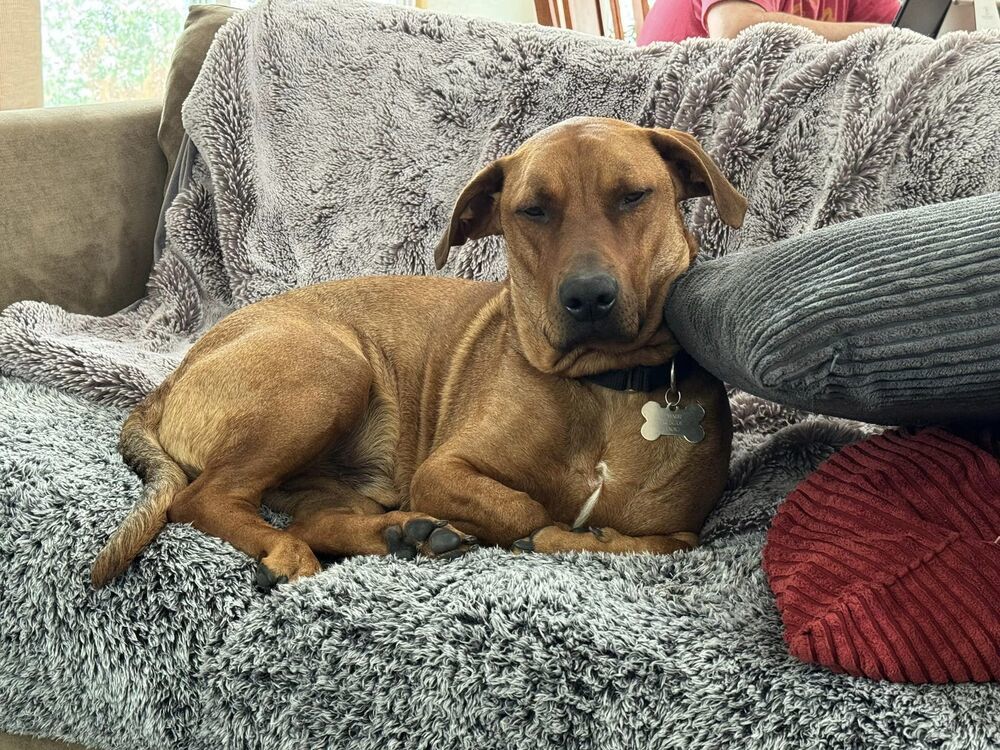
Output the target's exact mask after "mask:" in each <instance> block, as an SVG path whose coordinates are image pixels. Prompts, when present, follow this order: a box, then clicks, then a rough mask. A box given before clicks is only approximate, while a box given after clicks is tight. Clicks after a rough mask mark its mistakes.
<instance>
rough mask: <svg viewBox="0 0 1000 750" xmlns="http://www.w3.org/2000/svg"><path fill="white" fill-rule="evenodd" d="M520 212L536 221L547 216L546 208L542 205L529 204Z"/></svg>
mask: <svg viewBox="0 0 1000 750" xmlns="http://www.w3.org/2000/svg"><path fill="white" fill-rule="evenodd" d="M518 213H519V214H521V215H522V216H527V217H528V218H529V219H533V220H534V221H542V220H543V219H545V217H546V214H545V209H544V208H542V207H541V206H527V207H526V208H522V209H521V210H519V211H518Z"/></svg>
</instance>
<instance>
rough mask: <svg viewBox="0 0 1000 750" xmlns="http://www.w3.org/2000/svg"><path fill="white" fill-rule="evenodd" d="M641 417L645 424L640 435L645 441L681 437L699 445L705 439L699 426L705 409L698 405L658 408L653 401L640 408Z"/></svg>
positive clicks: (703, 417) (675, 405) (676, 405)
mask: <svg viewBox="0 0 1000 750" xmlns="http://www.w3.org/2000/svg"><path fill="white" fill-rule="evenodd" d="M642 416H644V417H645V418H646V422H645V424H643V425H642V430H641V433H642V436H643V437H644V438H646V440H650V441H652V440H656V439H657V438H658V437H661V436H666V437H682V438H684V439H685V440H687V441H688V442H689V443H700V442H701V441H702V440H703V439H704V438H705V428H704V427H702V426H701V422H702V420H703V419H705V409H704V407H702V405H701V404H699V403H694V404H691V405H689V406H680V405H678V404H667V405H666V406H660V405H659V404H658V403H656V402H655V401H647V402H646V404H645V406H643V407H642Z"/></svg>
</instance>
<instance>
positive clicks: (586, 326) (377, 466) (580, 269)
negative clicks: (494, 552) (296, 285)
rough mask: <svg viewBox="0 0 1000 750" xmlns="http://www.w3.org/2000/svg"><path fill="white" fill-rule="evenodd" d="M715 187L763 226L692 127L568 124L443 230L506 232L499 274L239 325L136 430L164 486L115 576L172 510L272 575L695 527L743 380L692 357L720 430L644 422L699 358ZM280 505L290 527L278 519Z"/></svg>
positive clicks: (359, 289)
mask: <svg viewBox="0 0 1000 750" xmlns="http://www.w3.org/2000/svg"><path fill="white" fill-rule="evenodd" d="M699 195H712V196H713V197H714V199H715V203H716V206H717V208H718V211H719V215H720V216H721V218H722V219H723V220H724V221H725V222H726V223H727V224H729V225H731V226H734V227H736V226H739V225H740V224H741V223H742V220H743V214H744V211H745V208H746V203H745V200H744V199H743V197H742V196H741V195H740V194H739V193H738V192H737V191H736V190H735V189H734V188H733V187H732V185H730V184H729V182H728V181H727V180H726V179H725V177H724V176H723V175H722V174H721V173H720V171H719V169H718V168H717V167H716V165H715V164H714V163H713V162H712V161H711V159H710V158H709V157H708V156H707V155H706V153H705V152H704V151H703V150H702V149H701V147H700V146H699V145H698V143H697V142H696V141H695V140H694V138H692V137H691V136H690V135H688V134H686V133H681V132H676V131H670V130H660V129H646V128H640V127H636V126H633V125H629V124H626V123H623V122H619V121H616V120H606V119H598V118H578V119H574V120H569V121H567V122H564V123H561V124H559V125H556V126H553V127H551V128H548V129H547V130H544V131H542V132H541V133H538V134H537V135H535V136H534V137H532V138H530V139H529V140H528V141H526V142H525V143H524V145H522V146H521V147H520V148H519V149H518V150H517V151H516V152H515V153H513V154H512V155H510V156H506V157H504V158H502V159H498V160H497V161H495V162H493V163H492V164H490V165H489V166H487V167H486V168H485V169H483V170H482V171H481V172H480V173H479V174H477V175H476V176H475V178H474V179H473V180H472V181H471V182H470V183H469V184H468V186H467V187H466V188H465V190H463V191H462V194H461V196H460V197H459V199H458V202H457V204H456V206H455V210H454V215H453V216H452V219H451V225H450V228H449V230H448V232H447V233H446V235H445V237H444V238H443V239H442V240H441V243H440V244H439V245H438V248H437V253H436V256H435V260H436V262H437V265H438V267H439V268H440V267H441V266H443V265H444V263H445V262H446V260H447V258H448V253H449V249H450V248H451V247H452V246H455V245H461V244H463V243H465V242H466V241H468V240H470V239H475V238H478V237H483V236H485V235H490V234H502V235H503V236H504V238H505V239H506V242H507V246H508V248H509V253H508V266H509V269H510V276H509V279H508V280H506V281H504V282H503V283H487V282H471V281H462V280H449V279H436V278H420V277H413V278H393V277H386V278H362V279H354V280H350V281H337V282H330V283H325V284H318V285H315V286H311V287H306V288H303V289H298V290H295V291H292V292H289V293H287V294H282V295H280V296H278V297H274V298H272V299H268V300H265V301H263V302H259V303H257V304H254V305H250V306H248V307H246V308H243V309H242V310H239V311H238V312H235V313H233V314H232V315H230V316H229V317H227V318H225V319H224V320H222V321H221V322H220V323H219V324H218V325H216V326H215V327H214V328H213V329H212V330H211V331H209V332H208V333H207V334H206V335H205V336H204V337H203V338H202V339H201V340H200V341H198V343H197V344H196V345H195V346H194V347H193V348H192V349H191V351H190V352H189V353H188V355H187V357H186V358H185V359H184V361H183V362H182V363H181V365H180V367H178V368H177V370H176V371H175V372H174V373H173V374H171V375H170V377H168V378H167V379H166V381H165V382H164V383H163V384H162V385H161V386H160V387H159V388H157V389H156V390H155V391H154V392H153V393H151V394H150V395H149V396H148V397H147V398H146V400H145V401H144V402H143V403H142V404H141V405H140V406H139V407H137V408H136V409H135V411H134V412H133V413H132V414H131V415H130V416H129V418H128V419H127V420H126V422H125V425H124V427H123V428H122V436H121V446H120V447H121V451H122V454H123V455H124V456H125V458H126V460H128V461H129V462H130V463H131V464H132V465H133V467H134V468H135V469H136V470H137V471H139V472H140V473H141V474H142V475H143V476H144V477H145V480H146V496H145V498H144V500H143V501H142V502H141V503H140V504H139V505H137V506H136V509H135V510H134V511H133V512H132V514H130V516H129V517H128V518H126V520H125V522H124V524H123V525H122V527H121V528H120V529H119V530H118V531H117V532H116V533H115V534H114V536H113V537H112V538H111V540H110V541H109V542H108V545H107V547H106V548H105V549H104V550H103V551H102V552H101V554H100V556H99V557H98V559H97V561H96V562H95V564H94V567H93V571H92V579H93V583H94V585H95V586H100V585H103V584H104V583H106V582H107V581H108V580H110V579H111V578H112V577H114V576H115V575H116V574H118V573H119V572H121V571H122V570H123V569H124V568H125V567H126V566H127V565H128V564H129V562H130V561H131V560H132V559H133V558H134V557H135V555H136V554H138V552H139V551H140V550H141V549H142V548H143V546H145V545H146V544H147V543H148V542H149V541H150V540H151V539H152V538H153V537H154V536H155V535H156V534H157V533H158V532H159V531H160V529H161V528H162V527H163V525H164V523H165V522H166V521H167V520H170V521H175V522H178V523H190V524H192V525H194V526H195V527H196V528H198V529H201V530H202V531H204V532H206V533H208V534H214V535H216V536H218V537H221V538H222V539H224V540H226V541H228V542H230V543H231V544H233V545H234V546H235V547H237V548H238V549H241V550H243V551H244V552H245V553H247V554H248V555H252V556H253V557H256V558H257V559H259V560H261V562H262V564H263V568H261V569H259V571H258V576H259V577H260V576H261V575H263V578H264V581H263V582H264V583H265V584H273V583H274V582H280V581H282V580H286V579H287V580H294V579H296V578H298V577H299V576H305V575H310V574H312V573H315V572H316V571H318V570H319V567H320V566H319V563H318V561H317V559H316V554H317V553H319V554H328V555H385V554H390V553H392V554H396V555H399V556H402V557H408V556H413V555H416V554H423V555H429V556H448V557H450V556H455V555H458V554H461V553H462V552H464V551H466V550H468V549H470V548H471V547H473V546H474V545H475V544H476V542H477V540H481V541H483V542H485V543H489V544H494V545H502V546H505V547H511V546H512V545H513V546H514V549H515V550H519V551H526V550H532V549H533V550H535V551H540V552H558V551H569V550H590V551H601V552H655V553H668V552H673V551H675V550H679V549H687V548H689V547H691V546H693V545H695V544H696V543H697V540H698V536H697V535H698V532H699V530H700V529H701V526H702V523H703V522H704V520H705V517H706V516H707V514H708V513H709V511H710V510H711V509H712V507H713V506H714V504H715V502H716V501H717V499H718V497H719V495H720V493H721V491H722V489H723V486H724V484H725V481H726V473H727V466H728V460H729V450H730V441H731V428H730V415H729V407H728V403H727V400H726V394H725V392H724V390H723V387H722V384H721V383H719V382H718V381H717V380H715V379H714V378H712V377H711V376H709V375H708V374H707V373H705V372H704V371H703V370H701V369H700V368H699V367H697V365H695V364H694V363H692V362H690V360H686V364H685V362H683V361H681V360H678V362H679V366H678V375H679V380H678V384H677V385H678V388H679V390H680V393H681V398H682V399H683V404H694V403H695V402H698V403H700V404H701V405H702V406H703V407H704V409H705V411H706V414H705V417H704V421H703V427H704V430H705V437H704V439H703V440H701V441H700V442H697V443H689V442H687V441H686V440H685V439H683V438H681V437H676V436H667V437H660V438H658V439H656V440H652V441H650V440H647V439H645V438H644V437H643V436H642V435H640V430H641V429H642V427H643V414H642V411H643V406H644V405H645V404H646V403H647V402H648V401H650V400H652V401H656V402H659V403H660V404H663V403H664V399H665V398H666V395H665V394H666V391H667V389H668V385H667V375H666V373H669V371H670V366H669V364H668V363H670V362H671V361H672V358H674V357H675V355H677V354H678V347H677V344H676V343H675V342H674V339H673V337H672V336H671V334H670V332H669V331H668V330H667V329H666V327H665V326H664V324H663V312H662V311H663V304H664V301H665V300H666V297H667V293H668V291H669V289H670V285H671V283H672V282H673V281H674V279H675V278H676V277H677V276H678V275H679V274H680V273H681V272H682V271H684V270H685V269H686V268H687V267H688V265H689V264H690V262H691V259H692V258H693V257H694V255H695V253H696V251H697V248H696V245H695V242H694V240H693V238H692V237H691V235H690V234H689V233H688V232H687V231H686V229H685V227H684V224H683V222H682V218H681V213H680V211H679V208H678V205H677V202H678V201H681V200H684V199H686V198H690V197H693V196H699ZM682 365H683V366H682ZM623 370H624V371H627V372H609V371H623ZM629 377H631V378H633V381H636V382H638V381H641V382H638V384H639V385H640V387H643V388H644V389H645V391H646V392H641V391H639V392H636V391H632V390H626V389H624V386H625V385H626V384H627V383H626V381H627V379H628V378H629ZM615 381H617V382H615ZM602 383H603V384H602ZM609 386H611V387H609ZM673 397H674V394H673V392H671V398H673ZM262 500H263V501H264V502H266V503H267V504H268V505H269V506H271V507H272V508H275V509H278V510H283V511H286V512H288V513H291V514H292V516H293V522H292V524H291V526H290V527H289V528H288V529H286V530H280V529H276V528H274V527H273V526H271V525H269V524H268V523H266V522H265V521H264V520H263V519H262V518H261V517H260V515H259V513H258V508H259V506H260V504H261V502H262ZM438 519H444V520H438ZM445 521H447V523H446V522H445Z"/></svg>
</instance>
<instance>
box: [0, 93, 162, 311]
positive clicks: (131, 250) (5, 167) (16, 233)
mask: <svg viewBox="0 0 1000 750" xmlns="http://www.w3.org/2000/svg"><path fill="white" fill-rule="evenodd" d="M159 118H160V104H159V102H156V101H134V102H116V103H112V104H98V105H88V106H83V107H47V108H45V109H25V110H16V111H13V112H3V113H0V309H2V308H4V307H6V306H7V305H9V304H11V303H12V302H16V301H18V300H41V301H44V302H51V303H53V304H56V305H60V306H61V307H64V308H66V309H67V310H70V311H72V312H80V313H89V314H92V315H107V314H110V313H113V312H115V311H117V310H120V309H121V308H123V307H125V306H126V305H128V304H130V303H131V302H133V301H135V300H136V299H138V298H139V297H140V296H141V295H142V292H143V290H144V289H145V285H146V279H147V278H148V276H149V267H150V264H151V263H152V261H153V257H152V253H151V252H150V243H151V241H152V238H153V232H154V230H155V228H156V220H157V216H158V215H159V211H160V203H161V201H162V200H163V188H162V186H163V179H164V167H165V164H164V160H163V154H162V152H161V151H160V149H159V147H158V146H157V145H156V127H157V122H158V121H159Z"/></svg>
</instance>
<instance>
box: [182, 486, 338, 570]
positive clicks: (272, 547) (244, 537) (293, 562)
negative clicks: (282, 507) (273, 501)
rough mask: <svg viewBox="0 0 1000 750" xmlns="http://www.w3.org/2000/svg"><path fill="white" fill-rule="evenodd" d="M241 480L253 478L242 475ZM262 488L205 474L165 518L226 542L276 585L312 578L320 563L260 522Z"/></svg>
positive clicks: (294, 541)
mask: <svg viewBox="0 0 1000 750" xmlns="http://www.w3.org/2000/svg"><path fill="white" fill-rule="evenodd" d="M240 474H242V475H243V476H244V477H245V476H248V475H252V474H253V472H246V471H241V472H240ZM264 489H265V485H264V484H263V483H261V482H254V481H252V480H246V479H243V480H242V481H241V479H240V475H237V474H235V473H230V471H226V470H219V469H217V470H212V469H206V470H205V471H204V472H202V474H201V475H200V476H199V477H198V478H197V479H196V480H195V481H194V482H192V483H191V484H190V485H188V487H187V488H185V489H184V490H182V491H181V492H180V493H178V494H177V496H176V497H175V498H174V501H173V505H172V506H171V507H170V510H169V511H168V517H169V519H170V520H171V521H174V522H176V523H190V524H191V525H192V526H194V527H195V528H196V529H199V530H200V531H204V532H205V533H206V534H212V535H213V536H217V537H219V538H220V539H223V540H224V541H227V542H229V543H230V544H232V545H233V546H234V547H236V548H237V549H238V550H240V551H242V552H245V553H246V554H248V555H250V556H251V557H254V558H256V559H258V560H260V562H261V564H262V565H264V567H265V568H266V569H267V570H268V571H270V573H271V574H272V575H273V576H274V577H275V579H276V580H280V579H281V578H282V577H284V578H285V580H288V581H292V580H295V579H296V578H299V577H300V576H307V575H312V574H313V573H316V572H318V571H319V569H320V565H319V561H318V560H317V559H316V556H315V555H314V554H313V553H312V550H310V549H309V546H308V545H307V544H306V543H305V542H303V541H302V540H301V539H299V538H297V537H295V536H293V535H292V534H289V533H288V532H287V531H283V530H281V529H276V528H274V527H273V526H271V525H270V524H269V523H267V522H266V521H265V520H264V519H263V518H261V517H260V515H259V513H258V510H259V508H260V499H261V494H262V493H263V491H264Z"/></svg>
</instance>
